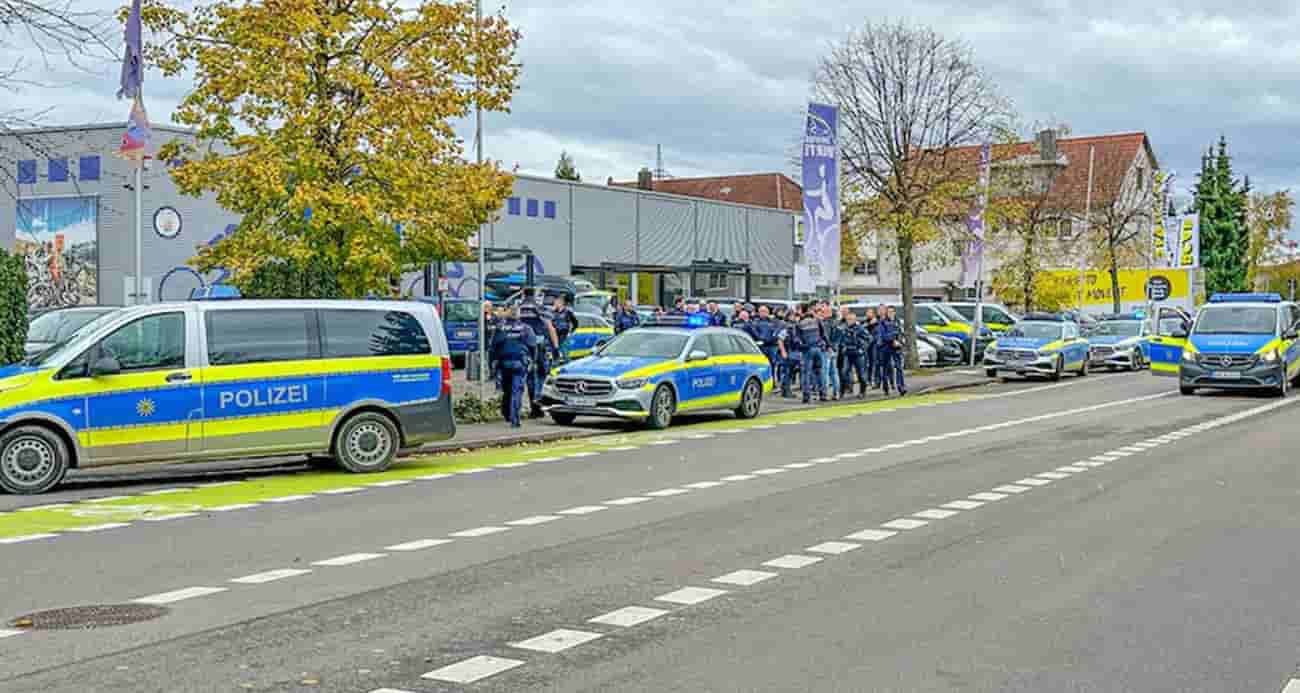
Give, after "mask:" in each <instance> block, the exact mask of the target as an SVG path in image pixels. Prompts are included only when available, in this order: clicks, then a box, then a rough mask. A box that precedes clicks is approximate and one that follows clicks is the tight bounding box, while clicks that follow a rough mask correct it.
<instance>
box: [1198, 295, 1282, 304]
mask: <svg viewBox="0 0 1300 693" xmlns="http://www.w3.org/2000/svg"><path fill="white" fill-rule="evenodd" d="M1281 302H1282V295H1281V294H1215V295H1213V296H1211V297H1210V303H1281Z"/></svg>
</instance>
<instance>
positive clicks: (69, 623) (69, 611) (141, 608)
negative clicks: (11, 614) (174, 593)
mask: <svg viewBox="0 0 1300 693" xmlns="http://www.w3.org/2000/svg"><path fill="white" fill-rule="evenodd" d="M168 611H169V610H168V609H167V608H166V607H162V606H154V605H151V604H92V605H90V606H73V607H68V608H65V609H49V610H46V611H37V612H36V613H31V614H27V615H25V616H19V617H18V618H15V619H14V620H12V621H10V622H9V625H8V627H10V628H19V629H25V630H84V629H89V628H107V627H109V626H125V625H127V624H130V623H140V622H142V621H152V620H153V619H155V618H161V617H162V616H164V615H165V614H166V613H167V612H168Z"/></svg>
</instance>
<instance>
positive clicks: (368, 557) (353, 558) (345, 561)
mask: <svg viewBox="0 0 1300 693" xmlns="http://www.w3.org/2000/svg"><path fill="white" fill-rule="evenodd" d="M385 555H387V554H382V553H349V554H345V555H342V556H335V557H334V558H327V559H325V560H323V561H316V562H315V563H312V565H317V566H326V567H331V568H337V567H341V566H345V565H356V564H357V563H365V562H366V561H373V560H375V559H378V558H383V557H384V556H385Z"/></svg>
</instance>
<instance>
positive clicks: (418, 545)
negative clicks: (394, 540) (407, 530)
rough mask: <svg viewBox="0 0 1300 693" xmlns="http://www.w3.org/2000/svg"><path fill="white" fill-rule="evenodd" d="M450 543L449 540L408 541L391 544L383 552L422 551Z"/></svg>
mask: <svg viewBox="0 0 1300 693" xmlns="http://www.w3.org/2000/svg"><path fill="white" fill-rule="evenodd" d="M450 543H451V540H450V539H416V540H415V541H408V542H405V543H403V544H393V545H392V546H385V547H384V550H385V551H421V550H423V549H429V548H433V547H435V546H442V545H443V544H450Z"/></svg>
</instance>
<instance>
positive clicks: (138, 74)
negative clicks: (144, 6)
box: [117, 0, 152, 165]
mask: <svg viewBox="0 0 1300 693" xmlns="http://www.w3.org/2000/svg"><path fill="white" fill-rule="evenodd" d="M143 31H144V29H143V27H142V26H141V24H140V0H132V2H131V12H130V13H129V14H128V15H127V17H126V31H125V36H124V38H125V41H126V48H124V49H123V51H122V73H121V76H120V78H119V82H118V89H117V97H118V98H119V99H121V98H127V99H131V115H130V116H128V118H127V123H126V132H125V133H123V134H122V144H121V146H119V147H118V149H117V153H118V155H120V156H122V157H124V158H126V159H130V160H132V161H135V162H136V163H137V165H138V164H141V163H142V162H143V161H144V159H146V158H147V157H148V156H149V140H150V138H151V136H152V133H151V131H150V129H149V114H148V113H146V112H145V110H144V91H143V89H142V88H141V87H142V85H143V84H144V37H143Z"/></svg>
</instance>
